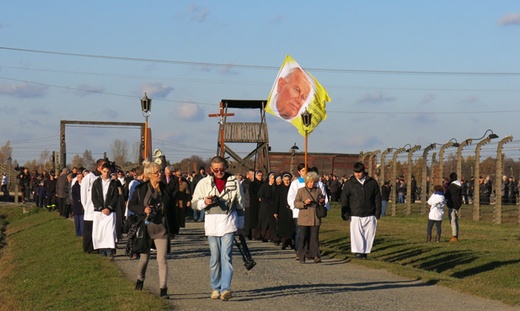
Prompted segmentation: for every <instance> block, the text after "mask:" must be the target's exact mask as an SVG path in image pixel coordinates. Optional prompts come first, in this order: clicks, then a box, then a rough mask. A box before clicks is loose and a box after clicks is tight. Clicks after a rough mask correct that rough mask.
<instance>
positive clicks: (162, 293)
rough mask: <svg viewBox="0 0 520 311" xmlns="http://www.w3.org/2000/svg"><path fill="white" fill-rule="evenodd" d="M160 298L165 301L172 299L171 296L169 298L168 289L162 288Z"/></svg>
mask: <svg viewBox="0 0 520 311" xmlns="http://www.w3.org/2000/svg"><path fill="white" fill-rule="evenodd" d="M159 296H160V297H161V298H163V299H170V296H168V287H166V288H161V294H160V295H159Z"/></svg>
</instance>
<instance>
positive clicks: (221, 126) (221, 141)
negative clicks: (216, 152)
mask: <svg viewBox="0 0 520 311" xmlns="http://www.w3.org/2000/svg"><path fill="white" fill-rule="evenodd" d="M234 115H235V114H234V113H225V112H224V103H223V102H220V112H219V113H210V114H208V117H210V118H216V117H219V118H220V121H219V122H218V124H219V130H220V151H221V154H220V156H222V157H224V152H225V151H226V149H225V146H224V117H232V116H234Z"/></svg>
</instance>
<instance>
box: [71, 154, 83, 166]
mask: <svg viewBox="0 0 520 311" xmlns="http://www.w3.org/2000/svg"><path fill="white" fill-rule="evenodd" d="M70 165H71V166H72V167H82V166H83V167H84V166H85V165H84V163H83V158H82V157H80V156H79V154H75V155H74V157H73V158H72V163H71V164H70Z"/></svg>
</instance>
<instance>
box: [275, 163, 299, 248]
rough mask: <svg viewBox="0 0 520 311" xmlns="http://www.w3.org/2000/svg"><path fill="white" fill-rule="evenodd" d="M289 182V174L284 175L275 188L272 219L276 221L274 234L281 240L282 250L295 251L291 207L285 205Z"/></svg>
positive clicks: (294, 230) (290, 177) (290, 178)
mask: <svg viewBox="0 0 520 311" xmlns="http://www.w3.org/2000/svg"><path fill="white" fill-rule="evenodd" d="M291 180H292V176H291V174H288V173H287V174H284V175H283V178H282V184H281V185H280V186H277V187H276V189H275V191H274V193H273V209H274V217H275V218H276V221H277V226H276V234H277V235H278V237H279V238H280V240H281V244H282V249H286V248H287V247H290V248H292V249H295V245H294V235H295V233H296V227H295V224H294V220H293V213H292V210H291V207H290V206H289V204H287V194H288V193H289V187H290V186H291Z"/></svg>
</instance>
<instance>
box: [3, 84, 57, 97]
mask: <svg viewBox="0 0 520 311" xmlns="http://www.w3.org/2000/svg"><path fill="white" fill-rule="evenodd" d="M47 89H48V88H47V87H46V86H43V85H33V84H29V83H20V84H4V85H0V95H6V96H12V97H18V98H34V97H43V96H44V95H45V93H46V92H47Z"/></svg>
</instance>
